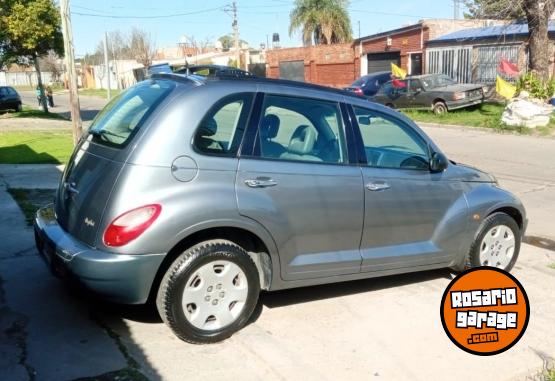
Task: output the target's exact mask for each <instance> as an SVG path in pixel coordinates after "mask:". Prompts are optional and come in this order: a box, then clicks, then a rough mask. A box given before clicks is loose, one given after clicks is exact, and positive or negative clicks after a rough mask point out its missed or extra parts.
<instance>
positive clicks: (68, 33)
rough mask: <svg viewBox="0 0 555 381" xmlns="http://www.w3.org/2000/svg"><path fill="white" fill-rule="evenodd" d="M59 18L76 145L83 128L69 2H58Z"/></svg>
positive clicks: (65, 0) (61, 0) (74, 142)
mask: <svg viewBox="0 0 555 381" xmlns="http://www.w3.org/2000/svg"><path fill="white" fill-rule="evenodd" d="M60 16H61V18H62V34H63V36H64V51H65V64H66V70H67V76H68V80H69V103H70V108H71V126H72V130H73V144H74V145H76V144H77V142H78V141H79V139H80V138H81V134H82V133H83V127H82V125H81V112H80V107H79V93H78V90H77V70H76V69H75V57H74V52H73V31H72V29H71V17H70V12H69V0H60Z"/></svg>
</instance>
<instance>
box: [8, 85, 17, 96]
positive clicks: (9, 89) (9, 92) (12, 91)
mask: <svg viewBox="0 0 555 381" xmlns="http://www.w3.org/2000/svg"><path fill="white" fill-rule="evenodd" d="M7 89H8V94H10V95H11V96H15V95H17V92H16V91H15V90H14V89H13V88H11V87H8V88H7Z"/></svg>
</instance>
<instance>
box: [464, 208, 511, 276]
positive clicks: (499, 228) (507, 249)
mask: <svg viewBox="0 0 555 381" xmlns="http://www.w3.org/2000/svg"><path fill="white" fill-rule="evenodd" d="M520 241H521V234H520V228H519V227H518V225H517V223H516V222H515V220H514V219H513V218H512V217H510V216H509V215H507V214H505V213H494V214H492V215H491V216H488V217H487V218H486V219H485V220H484V222H483V223H482V226H481V228H480V230H479V231H478V234H477V236H476V238H475V240H474V242H473V244H472V246H471V247H470V252H469V254H468V257H467V263H466V267H467V268H470V267H478V266H490V267H497V268H499V269H501V270H505V271H510V270H511V269H512V268H513V266H514V265H515V263H516V260H517V258H518V254H519V252H520Z"/></svg>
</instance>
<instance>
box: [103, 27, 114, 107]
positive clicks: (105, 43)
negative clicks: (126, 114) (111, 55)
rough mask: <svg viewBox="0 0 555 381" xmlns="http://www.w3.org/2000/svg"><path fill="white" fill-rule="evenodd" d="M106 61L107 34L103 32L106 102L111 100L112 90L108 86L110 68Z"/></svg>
mask: <svg viewBox="0 0 555 381" xmlns="http://www.w3.org/2000/svg"><path fill="white" fill-rule="evenodd" d="M109 62H110V61H109V60H108V33H107V32H104V66H106V82H107V84H108V100H110V99H112V88H111V86H110V66H109Z"/></svg>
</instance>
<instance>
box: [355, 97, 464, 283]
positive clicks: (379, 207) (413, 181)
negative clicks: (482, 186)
mask: <svg viewBox="0 0 555 381" xmlns="http://www.w3.org/2000/svg"><path fill="white" fill-rule="evenodd" d="M353 112H354V115H353V120H355V124H356V126H355V132H356V135H357V138H359V139H360V140H362V146H363V147H364V152H361V153H360V155H362V156H365V157H366V165H363V166H362V173H363V179H364V198H365V217H364V230H363V234H362V240H361V255H362V268H361V270H362V271H363V272H375V271H376V272H380V271H392V270H393V271H402V269H404V268H407V269H408V268H415V267H418V266H434V265H439V264H443V265H446V264H448V263H449V261H450V260H451V259H452V258H453V257H454V256H455V255H456V254H457V253H458V250H459V248H460V245H461V243H462V239H463V237H464V233H465V228H466V221H467V220H466V219H467V214H466V211H467V206H466V202H465V199H464V196H463V188H462V185H461V184H460V183H458V182H455V181H447V180H445V179H444V178H443V176H442V175H443V174H442V173H432V172H430V170H429V165H428V162H429V155H430V153H429V148H428V144H427V142H426V140H425V139H424V137H423V136H422V135H420V134H419V133H418V132H417V131H416V130H415V129H414V128H413V127H412V126H410V125H409V124H408V123H405V122H404V121H403V120H401V119H400V118H397V117H395V116H394V115H393V114H389V113H380V112H377V111H375V110H372V109H371V106H370V107H369V108H363V107H353ZM359 132H360V134H359Z"/></svg>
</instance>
